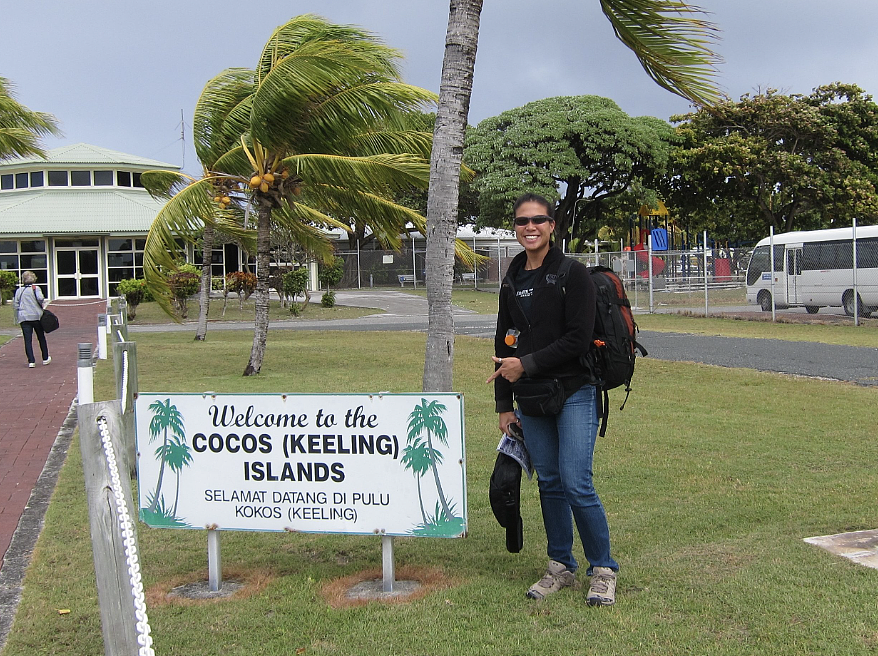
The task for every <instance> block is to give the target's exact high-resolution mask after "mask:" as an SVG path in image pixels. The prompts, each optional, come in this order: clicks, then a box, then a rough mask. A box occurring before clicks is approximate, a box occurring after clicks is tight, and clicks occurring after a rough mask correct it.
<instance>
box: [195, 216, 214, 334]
mask: <svg viewBox="0 0 878 656" xmlns="http://www.w3.org/2000/svg"><path fill="white" fill-rule="evenodd" d="M213 235H214V229H213V226H212V225H205V226H204V235H203V236H202V238H201V254H202V262H201V293H200V294H199V295H198V307H199V311H198V328H196V329H195V341H196V342H203V341H204V338H205V337H206V336H207V312H208V310H209V309H210V288H211V282H212V280H213V276H212V274H211V263H212V260H213Z"/></svg>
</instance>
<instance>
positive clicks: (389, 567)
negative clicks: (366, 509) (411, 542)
mask: <svg viewBox="0 0 878 656" xmlns="http://www.w3.org/2000/svg"><path fill="white" fill-rule="evenodd" d="M381 569H382V573H383V581H382V587H381V590H382V591H383V592H393V583H394V579H395V577H396V573H395V572H394V568H393V536H392V535H382V536H381Z"/></svg>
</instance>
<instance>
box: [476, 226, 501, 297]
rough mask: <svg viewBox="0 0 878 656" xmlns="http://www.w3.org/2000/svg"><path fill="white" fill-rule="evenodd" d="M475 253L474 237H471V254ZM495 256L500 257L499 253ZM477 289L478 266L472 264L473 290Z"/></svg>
mask: <svg viewBox="0 0 878 656" xmlns="http://www.w3.org/2000/svg"><path fill="white" fill-rule="evenodd" d="M475 252H476V236H475V235H473V253H475ZM497 256H498V257H499V256H500V252H499V251H498V252H497ZM478 288H479V265H478V264H476V263H475V262H473V289H478Z"/></svg>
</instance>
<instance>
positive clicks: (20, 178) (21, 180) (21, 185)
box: [15, 173, 28, 189]
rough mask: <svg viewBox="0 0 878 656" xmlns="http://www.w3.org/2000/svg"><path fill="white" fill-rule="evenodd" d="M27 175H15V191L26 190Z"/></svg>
mask: <svg viewBox="0 0 878 656" xmlns="http://www.w3.org/2000/svg"><path fill="white" fill-rule="evenodd" d="M27 178H28V175H27V173H16V174H15V188H16V189H27Z"/></svg>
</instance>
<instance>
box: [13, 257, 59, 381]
mask: <svg viewBox="0 0 878 656" xmlns="http://www.w3.org/2000/svg"><path fill="white" fill-rule="evenodd" d="M36 282H37V276H36V274H35V273H34V272H33V271H25V272H24V273H22V274H21V287H19V288H18V289H17V290H15V296H14V298H13V300H12V310H13V314H14V318H15V323H17V324H18V325H20V326H21V334H22V336H23V337H24V353H25V355H27V366H28V367H30V368H31V369H33V368H34V367H35V366H36V359H35V358H34V346H33V334H34V333H36V334H37V341H38V342H39V343H40V353H41V354H42V356H43V364H49V363H50V362H51V361H52V358H51V356H50V355H49V345H48V343H47V342H46V333H45V331H44V330H43V325H42V324H41V323H40V317H41V316H43V305H44V304H45V302H46V299H45V297H43V292H42V291H41V290H40V288H39V286H38V285H36Z"/></svg>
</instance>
